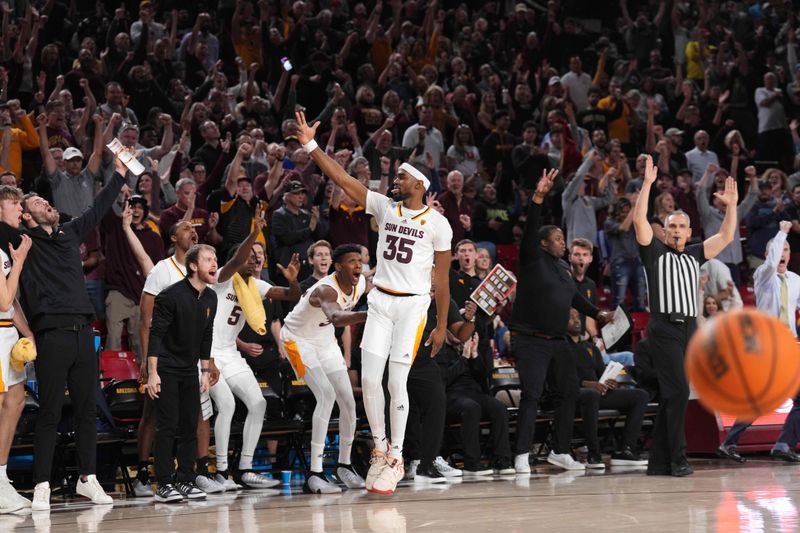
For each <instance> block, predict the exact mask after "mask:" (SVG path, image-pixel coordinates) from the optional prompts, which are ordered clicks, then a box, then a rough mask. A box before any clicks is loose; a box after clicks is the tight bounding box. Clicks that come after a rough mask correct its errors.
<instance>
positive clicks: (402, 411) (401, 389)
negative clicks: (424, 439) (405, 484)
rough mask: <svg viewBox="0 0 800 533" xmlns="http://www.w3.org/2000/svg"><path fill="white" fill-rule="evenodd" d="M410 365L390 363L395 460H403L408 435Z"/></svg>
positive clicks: (390, 407) (391, 450)
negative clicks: (407, 385) (404, 444)
mask: <svg viewBox="0 0 800 533" xmlns="http://www.w3.org/2000/svg"><path fill="white" fill-rule="evenodd" d="M410 371H411V365H410V364H408V365H407V364H404V363H397V362H395V361H390V362H389V383H388V386H389V395H390V396H391V402H390V404H389V419H390V421H391V423H392V447H391V448H390V449H389V456H390V457H393V458H395V459H402V458H403V439H405V435H406V422H408V409H409V405H408V389H407V388H406V383H407V382H408V374H409V372H410Z"/></svg>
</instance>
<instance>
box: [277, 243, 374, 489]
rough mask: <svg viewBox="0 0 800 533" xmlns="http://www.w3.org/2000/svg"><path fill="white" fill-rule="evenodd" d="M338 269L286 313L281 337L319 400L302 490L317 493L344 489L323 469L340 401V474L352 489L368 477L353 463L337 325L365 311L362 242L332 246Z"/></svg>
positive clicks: (351, 417) (349, 392)
mask: <svg viewBox="0 0 800 533" xmlns="http://www.w3.org/2000/svg"><path fill="white" fill-rule="evenodd" d="M333 264H334V268H335V269H336V271H335V272H334V273H333V274H330V275H328V276H325V277H324V278H322V279H321V280H319V281H318V282H317V283H315V284H314V285H313V286H312V287H311V288H310V289H308V291H306V293H305V294H304V295H303V297H302V298H301V299H300V303H298V304H297V306H296V307H295V308H294V309H293V310H292V312H291V313H289V314H288V315H287V316H286V319H285V321H284V325H283V328H282V329H281V342H283V345H284V347H285V348H286V355H287V356H288V358H289V362H290V363H291V364H292V368H293V369H294V373H295V374H296V375H297V377H298V379H303V380H305V382H306V384H308V387H309V388H310V389H311V392H313V393H314V398H316V400H317V405H316V407H315V408H314V417H313V421H312V424H311V472H310V474H309V475H308V477H307V478H306V482H305V484H304V485H303V491H304V492H307V493H312V494H332V493H336V492H341V491H342V489H340V488H339V487H338V486H337V485H335V484H333V483H331V482H330V481H328V480H327V479H326V478H325V475H324V474H323V472H322V453H323V450H324V449H325V436H326V435H327V433H328V423H329V421H330V418H331V411H332V410H333V402H334V400H335V401H336V403H337V404H339V464H338V465H337V468H336V475H337V477H338V478H339V479H340V480H342V482H343V483H344V484H345V485H346V486H347V488H350V489H356V488H363V487H364V480H363V479H362V478H361V476H359V475H358V473H356V471H355V470H354V469H353V466H352V465H351V464H350V450H351V449H352V447H353V439H354V438H355V433H356V401H355V398H353V386H352V385H351V384H350V377H349V376H348V375H347V366H346V365H345V364H344V357H343V356H342V351H341V350H340V349H339V345H338V343H337V342H336V331H335V328H337V327H348V326H350V325H351V324H360V323H361V322H364V321H365V320H366V319H367V313H365V312H352V311H351V309H352V308H353V307H354V306H355V305H356V304H357V303H358V299H359V298H361V296H362V295H363V294H364V291H365V290H366V285H367V281H366V279H365V278H364V276H362V275H361V267H362V264H361V247H360V246H359V245H357V244H343V245H341V246H338V247H336V249H335V250H334V251H333Z"/></svg>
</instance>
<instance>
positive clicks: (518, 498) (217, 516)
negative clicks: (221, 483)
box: [0, 456, 800, 533]
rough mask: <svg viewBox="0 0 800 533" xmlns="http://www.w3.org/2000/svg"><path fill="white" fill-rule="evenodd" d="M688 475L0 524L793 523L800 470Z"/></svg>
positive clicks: (214, 500) (532, 482)
mask: <svg viewBox="0 0 800 533" xmlns="http://www.w3.org/2000/svg"><path fill="white" fill-rule="evenodd" d="M692 465H693V466H694V467H695V469H696V474H695V475H694V476H692V477H688V478H680V479H679V478H673V477H661V476H658V477H653V476H645V475H644V473H643V471H642V469H619V468H610V469H608V470H607V471H606V472H601V473H594V472H591V471H590V472H587V473H586V474H583V473H577V474H576V473H572V472H560V471H558V470H557V469H551V468H549V467H538V468H537V469H536V473H534V474H533V475H531V476H516V477H514V476H506V477H500V476H495V477H493V478H491V480H490V481H489V480H486V481H471V480H463V481H460V482H456V483H447V484H445V485H438V486H436V485H422V484H419V483H418V484H414V483H413V482H404V483H403V484H402V485H401V487H400V488H399V490H398V491H397V492H396V493H395V494H394V495H393V496H390V497H385V496H378V495H373V494H368V493H367V492H365V491H363V490H351V491H346V492H345V493H343V494H341V495H326V496H308V495H304V494H302V493H301V492H300V486H299V485H293V486H292V487H291V488H290V487H284V489H283V490H281V491H279V490H263V491H253V492H239V494H238V496H237V495H235V494H231V493H228V494H225V495H222V496H209V497H208V499H207V500H206V501H203V502H192V503H189V504H176V505H167V504H157V505H153V503H152V500H150V499H121V500H116V501H115V505H114V507H110V508H109V507H107V508H103V507H102V506H92V505H91V504H88V503H83V502H82V501H75V502H67V503H55V501H54V505H53V510H52V513H51V514H50V515H47V514H38V513H37V514H33V515H31V514H28V515H27V516H16V515H2V516H0V531H3V532H5V531H14V532H17V531H19V532H35V533H51V532H52V533H62V532H63V533H67V532H69V533H73V532H74V533H83V532H85V533H94V532H102V531H114V532H115V533H128V532H130V533H134V532H135V533H142V532H143V531H153V532H155V531H158V532H162V531H164V532H167V531H169V532H172V531H175V532H192V533H206V532H208V533H211V532H214V533H234V532H244V533H261V532H267V531H303V532H305V531H308V532H312V533H322V532H336V531H374V532H376V533H377V532H380V533H392V532H396V533H405V532H409V531H418V530H426V531H458V532H460V533H465V532H472V531H490V530H492V529H493V528H503V529H502V530H503V531H509V532H522V531H532V530H541V531H548V530H550V531H576V532H577V531H586V530H587V529H592V530H593V531H594V532H602V531H631V532H633V531H636V532H658V533H661V532H673V531H674V532H679V531H680V532H686V531H690V532H700V531H796V530H797V529H798V527H800V480H798V473H800V469H798V467H796V466H792V465H787V464H785V463H776V462H775V461H772V460H770V459H768V458H766V457H765V456H761V457H759V456H756V457H754V458H753V460H751V461H749V462H748V463H747V464H745V465H742V466H731V464H730V463H723V462H721V461H718V460H710V459H709V460H704V459H700V460H693V461H692Z"/></svg>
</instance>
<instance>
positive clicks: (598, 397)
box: [567, 309, 649, 469]
mask: <svg viewBox="0 0 800 533" xmlns="http://www.w3.org/2000/svg"><path fill="white" fill-rule="evenodd" d="M567 334H568V335H569V338H570V341H571V346H572V350H573V353H574V355H575V368H576V370H577V373H578V382H579V383H580V387H581V389H580V393H579V395H578V408H579V409H580V413H581V418H582V419H583V432H584V433H585V435H586V445H587V447H588V448H589V457H588V459H587V461H586V468H594V469H602V468H605V467H606V465H605V463H604V462H603V456H602V455H601V453H600V440H599V438H598V437H597V418H598V417H597V413H598V411H599V410H600V409H616V410H618V411H620V412H621V413H624V414H625V432H624V438H623V440H622V445H621V447H620V448H619V450H618V451H616V452H614V453H613V454H611V466H647V460H646V459H642V458H641V457H639V454H638V452H637V448H638V443H637V440H638V438H639V433H640V432H641V429H642V420H644V412H645V409H647V402H648V400H649V395H648V394H647V391H645V390H643V389H621V388H618V387H617V381H616V379H615V378H616V377H617V376H619V373H620V370H617V371H616V372H613V375H614V378H609V379H604V378H606V375H607V373H606V370H607V367H606V366H605V364H604V363H603V356H602V355H600V350H598V349H597V346H595V345H594V344H593V343H592V342H591V341H582V340H581V317H580V313H578V311H577V310H575V309H572V310H570V314H569V323H568V325H567ZM612 365H614V366H616V367H617V368H618V369H621V371H624V367H623V366H622V365H620V364H619V363H617V362H615V361H612V362H610V363H609V366H612Z"/></svg>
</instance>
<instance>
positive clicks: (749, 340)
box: [654, 308, 800, 421]
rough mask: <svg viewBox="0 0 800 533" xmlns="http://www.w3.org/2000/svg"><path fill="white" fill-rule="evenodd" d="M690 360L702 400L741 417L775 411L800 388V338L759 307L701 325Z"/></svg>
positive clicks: (689, 371)
mask: <svg viewBox="0 0 800 533" xmlns="http://www.w3.org/2000/svg"><path fill="white" fill-rule="evenodd" d="M654 348H655V351H656V353H657V351H658V347H657V346H655V347H654ZM685 364H686V374H687V376H688V378H689V383H691V386H692V388H694V390H695V391H697V394H698V396H699V399H700V402H701V403H702V404H703V405H705V406H706V407H707V408H708V409H710V410H713V411H719V412H722V413H725V414H728V415H733V416H736V418H737V419H739V420H745V421H750V420H754V419H756V418H758V417H759V416H761V415H764V414H767V413H770V412H772V411H774V410H775V409H777V408H778V407H779V406H780V405H781V404H782V403H783V402H785V401H786V399H787V398H793V397H794V396H795V394H796V393H797V391H798V389H799V388H800V347H798V345H797V341H796V340H795V338H794V336H793V335H792V334H791V332H790V331H789V329H788V328H787V327H786V325H785V324H783V323H781V322H780V321H779V320H778V319H777V318H774V317H771V316H769V315H766V314H764V313H762V312H760V311H758V310H756V309H754V308H744V309H737V310H735V311H731V312H727V313H721V314H718V315H717V316H716V317H715V318H714V319H713V320H711V321H709V322H707V323H706V324H705V325H704V326H703V327H701V328H698V330H697V332H696V333H695V334H694V336H693V337H692V339H691V340H690V341H689V346H688V349H687V350H686V363H685Z"/></svg>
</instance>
